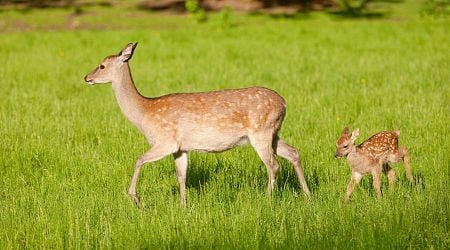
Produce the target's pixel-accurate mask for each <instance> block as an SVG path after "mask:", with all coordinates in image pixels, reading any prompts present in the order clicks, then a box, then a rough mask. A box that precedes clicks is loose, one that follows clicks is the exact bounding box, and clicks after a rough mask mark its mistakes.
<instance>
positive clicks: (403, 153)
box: [398, 147, 414, 184]
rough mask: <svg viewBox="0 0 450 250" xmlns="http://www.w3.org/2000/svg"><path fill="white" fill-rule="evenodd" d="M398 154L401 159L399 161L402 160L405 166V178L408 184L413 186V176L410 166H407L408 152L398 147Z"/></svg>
mask: <svg viewBox="0 0 450 250" xmlns="http://www.w3.org/2000/svg"><path fill="white" fill-rule="evenodd" d="M398 153H399V155H400V157H401V159H402V160H403V163H404V165H405V173H406V178H408V180H409V182H410V183H411V184H414V178H413V175H412V173H411V165H410V164H409V154H408V150H407V149H406V148H404V147H400V148H399V150H398Z"/></svg>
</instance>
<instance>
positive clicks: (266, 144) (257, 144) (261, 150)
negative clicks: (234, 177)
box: [249, 132, 279, 196]
mask: <svg viewBox="0 0 450 250" xmlns="http://www.w3.org/2000/svg"><path fill="white" fill-rule="evenodd" d="M249 140H250V143H251V144H252V146H253V148H254V149H255V151H256V153H257V154H258V156H259V158H261V160H262V161H263V162H264V165H266V168H267V172H268V174H269V182H268V184H267V195H268V196H270V195H271V194H272V190H273V188H274V186H275V178H276V175H277V172H278V168H279V166H278V162H277V160H276V159H275V155H274V150H273V148H272V142H273V133H263V132H259V133H255V134H251V135H249Z"/></svg>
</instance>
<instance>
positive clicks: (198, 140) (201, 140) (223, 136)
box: [179, 130, 248, 152]
mask: <svg viewBox="0 0 450 250" xmlns="http://www.w3.org/2000/svg"><path fill="white" fill-rule="evenodd" d="M179 139H180V149H181V150H183V151H201V152H221V151H225V150H228V149H231V148H233V147H235V146H237V145H242V144H245V143H247V142H248V138H247V136H246V135H245V134H244V133H236V132H223V131H211V130H209V131H208V130H200V131H199V130H194V131H190V132H188V133H184V134H182V135H181V136H180V138H179Z"/></svg>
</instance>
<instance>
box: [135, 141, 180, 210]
mask: <svg viewBox="0 0 450 250" xmlns="http://www.w3.org/2000/svg"><path fill="white" fill-rule="evenodd" d="M175 151H176V149H172V148H170V147H164V146H157V145H155V146H153V147H152V148H151V149H150V150H149V151H147V152H146V153H145V154H143V155H141V157H139V158H138V160H137V161H136V164H135V166H134V173H133V177H132V178H131V184H130V188H129V189H128V194H129V195H130V197H131V199H132V200H133V201H134V203H136V205H137V206H138V207H140V201H139V197H138V196H137V195H136V184H137V181H138V177H139V172H140V171H141V168H142V166H143V165H144V164H145V163H148V162H154V161H157V160H160V159H162V158H164V157H165V156H167V155H169V154H172V153H174V152H175Z"/></svg>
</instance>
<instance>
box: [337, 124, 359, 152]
mask: <svg viewBox="0 0 450 250" xmlns="http://www.w3.org/2000/svg"><path fill="white" fill-rule="evenodd" d="M358 136H359V128H357V129H355V130H353V132H352V133H351V134H350V130H349V129H348V127H346V128H344V130H343V131H342V134H341V136H340V137H339V139H338V140H337V142H336V154H335V155H334V157H336V158H339V157H343V156H347V155H348V154H349V153H350V152H351V151H352V149H353V147H354V143H355V140H356V138H358Z"/></svg>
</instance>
